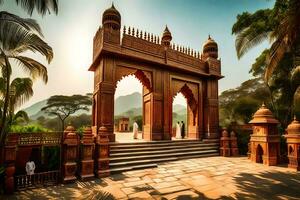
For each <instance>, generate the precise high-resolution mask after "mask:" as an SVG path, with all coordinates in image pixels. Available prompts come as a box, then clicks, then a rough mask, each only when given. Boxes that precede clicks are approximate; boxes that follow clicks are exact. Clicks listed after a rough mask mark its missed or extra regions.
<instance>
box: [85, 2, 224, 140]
mask: <svg viewBox="0 0 300 200" xmlns="http://www.w3.org/2000/svg"><path fill="white" fill-rule="evenodd" d="M171 40H172V35H171V33H170V31H169V30H168V28H167V27H166V29H165V31H164V33H163V36H162V39H161V40H160V39H159V37H157V36H154V35H153V34H149V33H146V32H142V31H139V30H136V29H134V28H128V29H126V28H125V27H124V31H123V34H122V36H121V15H120V13H119V12H118V11H117V10H116V9H115V8H114V6H112V7H111V8H110V9H107V10H106V11H105V12H104V13H103V18H102V27H100V28H99V29H98V31H97V33H96V35H95V37H94V50H93V51H94V52H93V63H92V65H91V66H90V68H89V70H90V71H93V72H94V96H93V126H94V128H93V130H98V129H99V127H102V126H104V127H106V128H107V130H108V134H109V139H110V141H114V140H115V136H114V133H113V128H114V94H115V89H116V85H117V82H118V81H120V80H121V79H122V78H123V77H125V76H128V75H134V76H136V78H137V79H139V80H140V81H141V83H142V84H143V94H142V95H143V138H144V139H145V140H169V139H171V133H172V102H173V98H174V97H175V96H176V94H177V93H179V92H181V93H182V94H183V95H184V96H185V97H186V99H187V102H188V121H187V130H188V137H189V138H194V139H201V138H218V137H219V136H218V128H219V116H218V111H219V110H218V80H219V79H220V78H222V76H221V62H220V60H219V59H218V45H217V43H216V42H215V41H214V40H213V39H211V38H210V37H209V38H208V40H207V42H206V43H205V44H204V45H203V51H202V54H201V55H200V53H199V52H196V51H194V50H192V49H190V48H184V47H182V46H178V45H177V46H175V45H174V44H171Z"/></svg>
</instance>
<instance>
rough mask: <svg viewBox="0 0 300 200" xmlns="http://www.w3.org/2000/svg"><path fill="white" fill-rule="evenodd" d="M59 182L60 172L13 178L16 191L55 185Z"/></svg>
mask: <svg viewBox="0 0 300 200" xmlns="http://www.w3.org/2000/svg"><path fill="white" fill-rule="evenodd" d="M59 180H60V171H59V170H57V171H48V172H41V173H36V174H34V175H31V176H30V175H19V176H15V188H16V190H22V189H26V188H36V187H45V186H49V185H56V184H58V183H59Z"/></svg>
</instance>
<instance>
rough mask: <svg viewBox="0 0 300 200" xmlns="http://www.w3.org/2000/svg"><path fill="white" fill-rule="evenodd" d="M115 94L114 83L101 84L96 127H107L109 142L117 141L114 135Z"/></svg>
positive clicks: (98, 95)
mask: <svg viewBox="0 0 300 200" xmlns="http://www.w3.org/2000/svg"><path fill="white" fill-rule="evenodd" d="M114 92H115V85H114V84H113V83H112V82H101V83H100V84H99V91H98V94H97V118H98V119H97V122H96V124H97V125H96V126H97V127H101V126H105V127H106V128H107V131H108V132H107V133H108V134H109V135H108V136H109V141H110V142H114V141H115V134H114Z"/></svg>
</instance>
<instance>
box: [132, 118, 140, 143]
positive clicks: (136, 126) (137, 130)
mask: <svg viewBox="0 0 300 200" xmlns="http://www.w3.org/2000/svg"><path fill="white" fill-rule="evenodd" d="M132 131H133V139H138V132H139V125H138V124H137V123H136V122H134V123H133V130H132Z"/></svg>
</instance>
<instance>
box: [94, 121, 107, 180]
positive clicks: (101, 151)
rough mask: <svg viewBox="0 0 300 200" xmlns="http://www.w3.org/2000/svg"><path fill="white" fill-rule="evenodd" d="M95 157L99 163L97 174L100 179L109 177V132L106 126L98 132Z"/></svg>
mask: <svg viewBox="0 0 300 200" xmlns="http://www.w3.org/2000/svg"><path fill="white" fill-rule="evenodd" d="M95 155H96V163H97V168H96V169H95V170H96V171H95V174H97V176H98V177H105V176H109V174H110V173H109V131H108V130H107V128H106V127H104V126H102V127H100V128H99V131H98V135H97V138H96V151H95Z"/></svg>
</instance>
